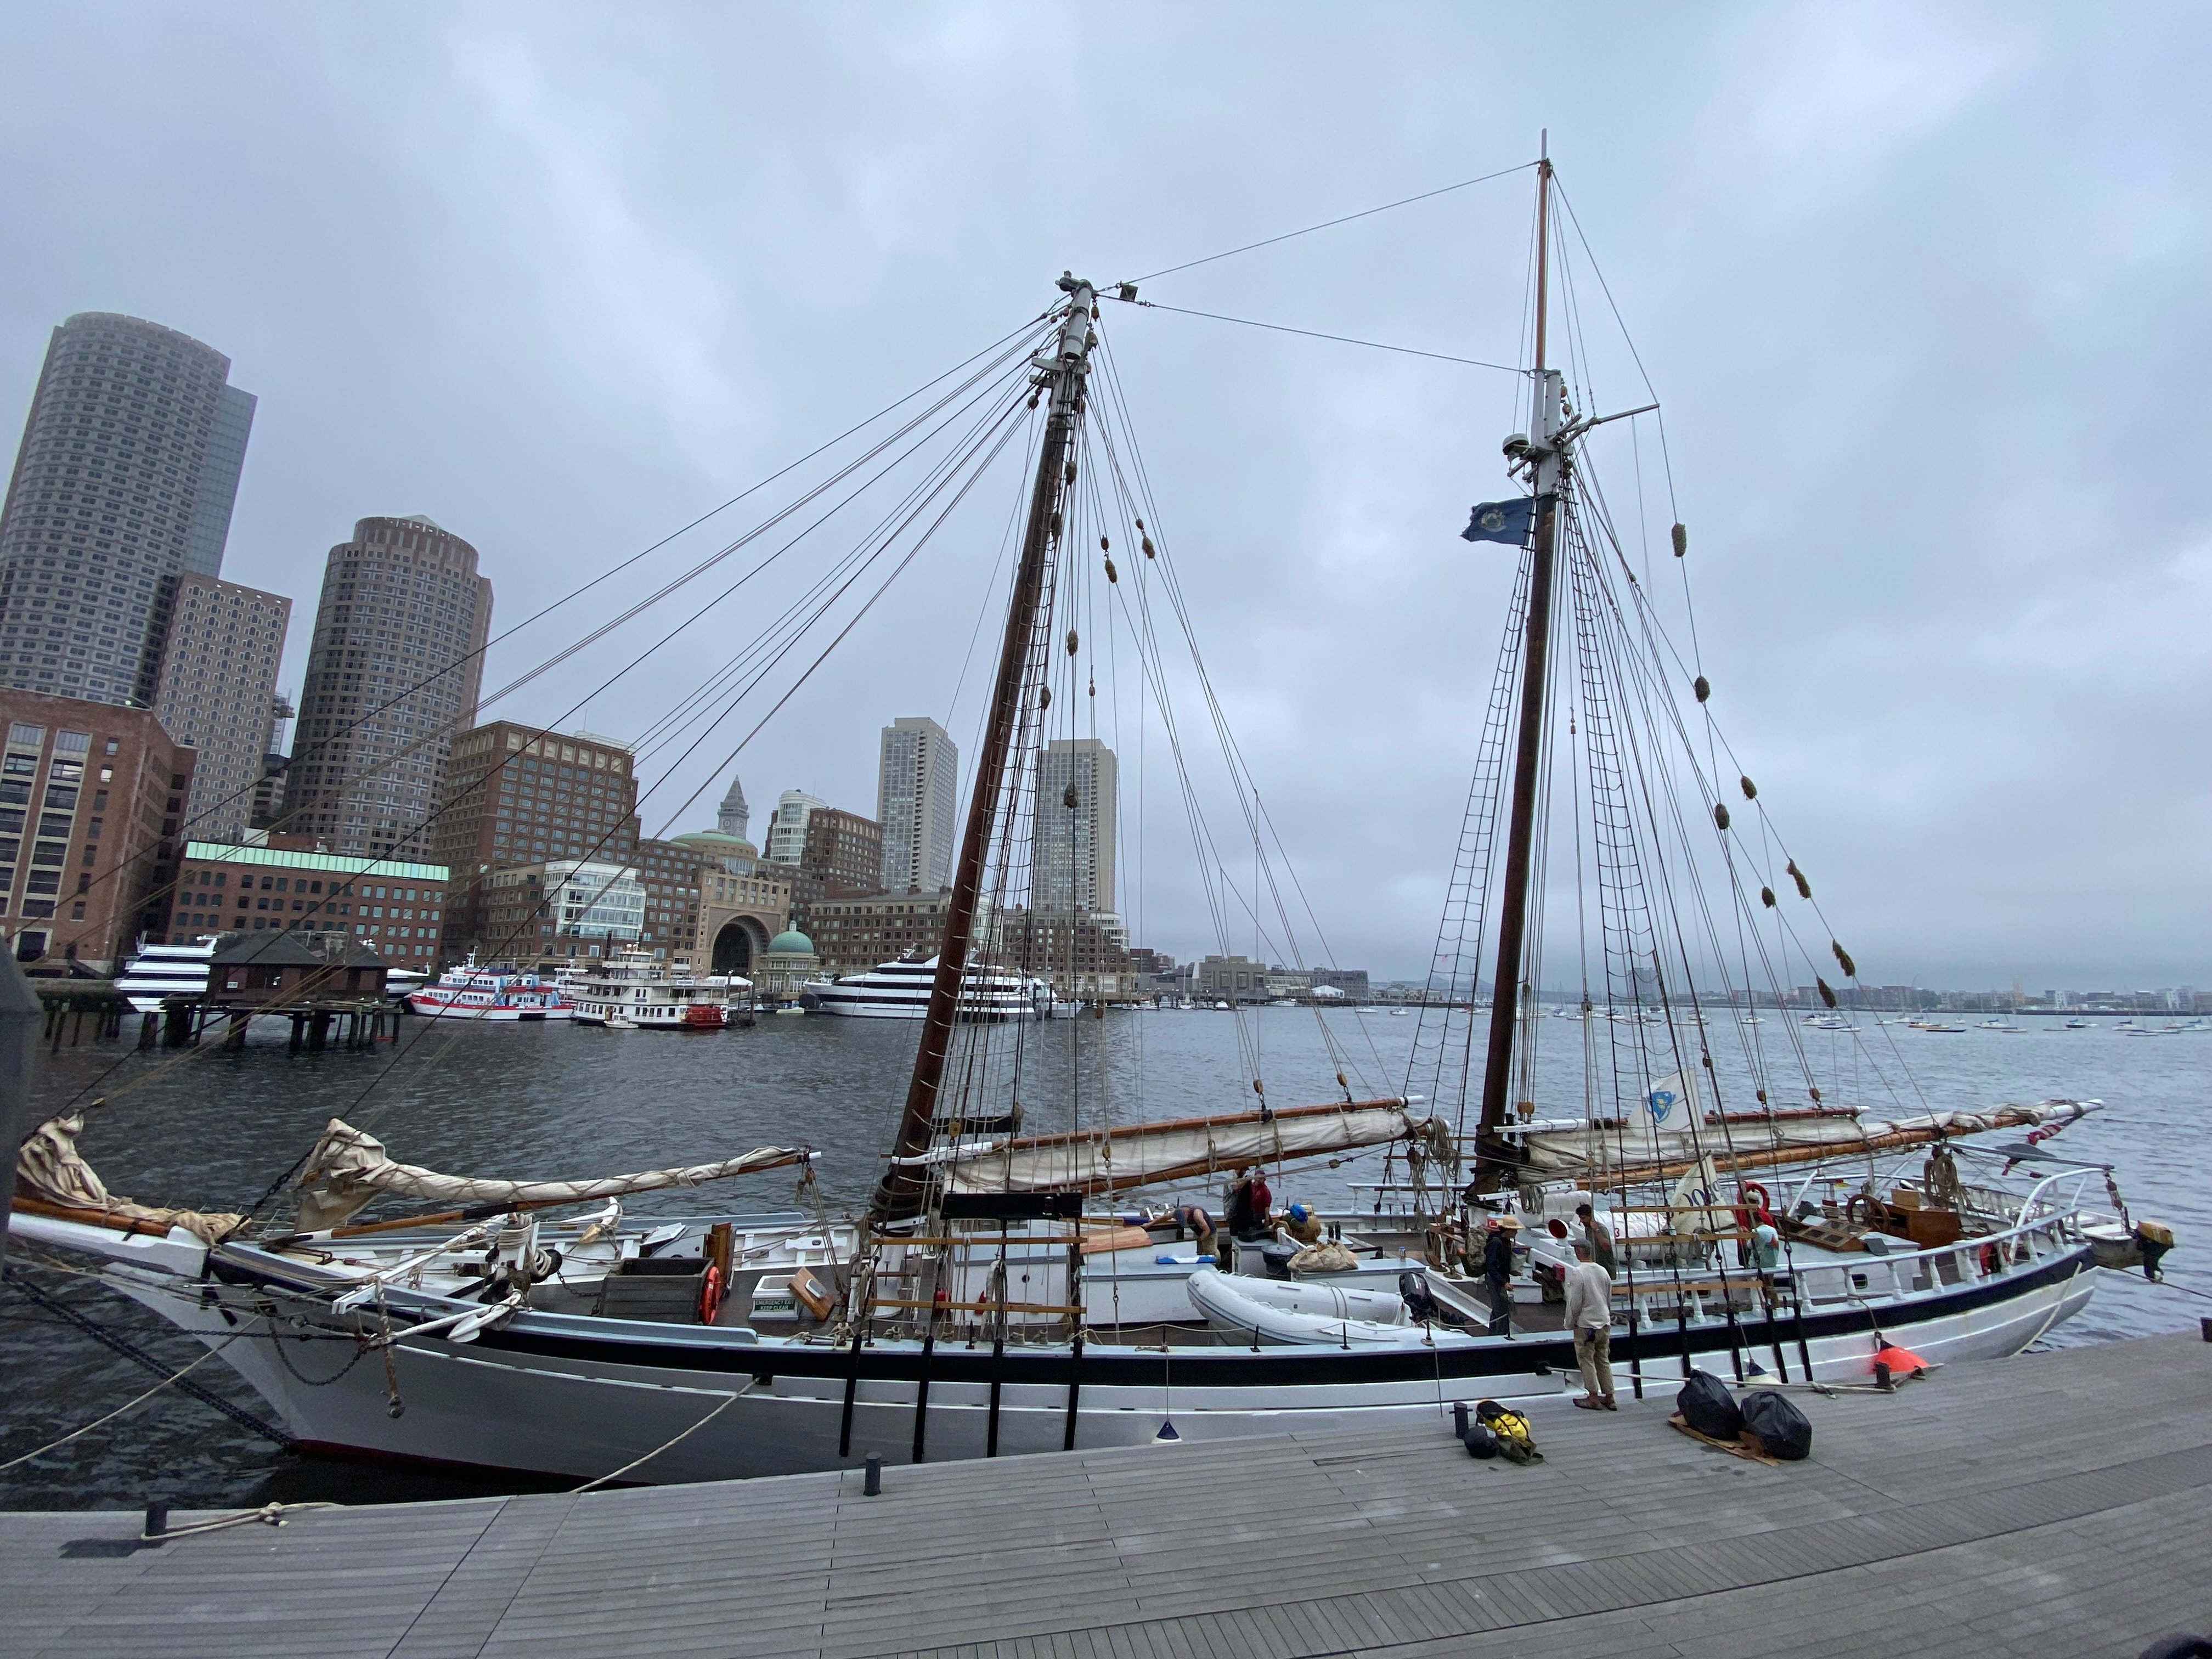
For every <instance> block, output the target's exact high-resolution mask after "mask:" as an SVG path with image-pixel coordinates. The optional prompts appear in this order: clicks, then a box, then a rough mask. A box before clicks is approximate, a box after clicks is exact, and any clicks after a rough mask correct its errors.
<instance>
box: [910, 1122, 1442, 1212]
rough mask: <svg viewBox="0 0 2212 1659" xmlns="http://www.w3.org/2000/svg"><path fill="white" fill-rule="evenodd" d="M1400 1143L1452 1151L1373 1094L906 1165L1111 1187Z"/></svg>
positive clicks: (994, 1184) (995, 1183)
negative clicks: (1366, 1098)
mask: <svg viewBox="0 0 2212 1659" xmlns="http://www.w3.org/2000/svg"><path fill="white" fill-rule="evenodd" d="M1394 1140H1403V1141H1407V1142H1408V1143H1410V1144H1411V1148H1412V1150H1413V1151H1414V1152H1417V1153H1419V1155H1421V1156H1431V1155H1434V1156H1439V1157H1441V1156H1448V1155H1449V1142H1448V1141H1447V1140H1445V1139H1444V1138H1443V1126H1442V1122H1441V1120H1439V1119H1436V1118H1425V1117H1416V1116H1414V1115H1413V1114H1412V1113H1411V1112H1409V1111H1407V1109H1406V1104H1405V1103H1404V1102H1403V1101H1398V1100H1369V1101H1360V1102H1357V1103H1353V1102H1346V1103H1344V1104H1343V1105H1340V1106H1331V1105H1322V1106H1292V1107H1290V1108H1287V1109H1285V1110H1282V1111H1279V1112H1272V1113H1268V1114H1266V1115H1262V1114H1261V1113H1259V1112H1240V1113H1237V1114H1235V1115H1229V1116H1223V1117H1197V1118H1178V1119H1174V1120H1170V1121H1162V1122H1156V1123H1132V1124H1127V1125H1124V1126H1122V1127H1118V1128H1112V1129H1101V1130H1097V1131H1085V1132H1082V1133H1071V1134H1054V1135H1032V1136H1020V1137H1012V1138H1008V1139H996V1140H992V1141H988V1142H977V1141H966V1142H956V1143H953V1144H951V1145H949V1146H938V1147H935V1148H933V1149H932V1150H931V1151H929V1152H924V1153H921V1154H920V1155H918V1156H916V1157H915V1158H905V1159H902V1160H900V1162H902V1163H903V1164H908V1165H910V1166H915V1167H918V1168H925V1169H929V1170H933V1172H934V1173H935V1174H936V1175H937V1176H939V1178H940V1179H941V1180H942V1181H943V1182H944V1185H945V1190H946V1191H948V1192H955V1193H995V1192H1016V1193H1023V1192H1069V1191H1080V1192H1085V1193H1114V1192H1124V1191H1127V1190H1128V1189H1129V1188H1133V1187H1144V1186H1149V1185H1151V1184H1152V1183H1154V1182H1164V1181H1181V1180H1186V1179H1188V1178H1189V1177H1191V1176H1204V1175H1211V1174H1213V1173H1215V1172H1217V1171H1219V1170H1234V1169H1236V1168H1237V1166H1238V1165H1239V1164H1256V1163H1264V1164H1273V1163H1277V1162H1279V1161H1281V1160H1284V1159H1287V1158H1307V1157H1312V1156H1315V1155H1317V1154H1321V1153H1326V1152H1350V1151H1353V1150H1355V1149H1357V1148H1359V1147H1362V1146H1383V1145H1385V1144H1387V1143H1389V1142H1390V1141H1394Z"/></svg>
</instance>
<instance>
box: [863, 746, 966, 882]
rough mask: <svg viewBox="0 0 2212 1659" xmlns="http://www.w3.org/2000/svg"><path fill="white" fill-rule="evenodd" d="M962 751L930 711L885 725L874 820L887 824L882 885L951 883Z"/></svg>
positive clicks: (885, 825) (885, 827) (884, 825)
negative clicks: (930, 715) (954, 816)
mask: <svg viewBox="0 0 2212 1659" xmlns="http://www.w3.org/2000/svg"><path fill="white" fill-rule="evenodd" d="M959 799H960V751H959V750H958V749H957V748H955V747H954V746H953V743H952V739H951V738H950V737H948V736H947V735H946V734H945V728H944V727H943V726H939V724H938V723H937V722H936V721H935V720H930V719H928V718H927V717H926V716H920V715H911V716H908V715H902V716H901V717H900V718H899V719H897V720H893V721H892V722H891V723H890V725H889V726H885V727H884V735H883V747H882V750H881V755H880V758H879V761H878V768H877V773H876V822H877V823H879V824H881V825H882V826H883V834H884V862H883V872H882V877H881V879H882V882H883V890H884V891H885V892H887V893H905V892H924V893H933V892H935V891H937V890H938V889H939V888H941V887H950V886H951V884H952V848H953V842H954V840H955V838H956V836H957V829H955V827H954V824H953V814H954V811H955V808H956V804H957V802H958V800H959Z"/></svg>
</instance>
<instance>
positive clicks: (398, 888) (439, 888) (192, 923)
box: [169, 836, 447, 973]
mask: <svg viewBox="0 0 2212 1659" xmlns="http://www.w3.org/2000/svg"><path fill="white" fill-rule="evenodd" d="M272 839H274V840H276V841H277V842H280V843H281V842H287V841H291V842H296V843H297V844H296V845H292V846H285V845H277V846H270V847H239V846H234V845H233V844H231V843H230V842H219V841H195V842H188V843H186V845H185V856H184V860H183V873H182V874H181V875H180V876H179V878H178V881H177V889H176V897H175V903H174V905H173V907H172V908H171V911H170V915H169V941H170V943H171V944H173V945H184V944H186V943H188V942H190V941H191V939H195V938H197V936H199V935H200V934H202V933H267V932H271V931H275V932H282V933H327V934H343V936H345V937H346V938H347V939H350V940H351V941H353V942H354V943H355V944H356V945H361V946H362V947H363V948H365V949H367V950H368V951H372V952H374V954H375V955H377V956H379V957H384V958H386V960H387V961H388V962H389V963H390V964H391V965H392V967H394V968H410V969H416V970H417V971H419V972H425V973H427V972H428V971H429V969H431V968H432V967H434V966H435V964H436V963H437V960H438V938H439V934H440V932H441V928H442V926H443V923H444V919H445V908H446V885H447V872H446V868H445V866H443V865H438V864H411V863H405V862H402V861H400V860H394V859H363V858H349V857H347V856H345V855H344V854H338V853H319V852H315V851H313V850H312V849H313V843H312V842H308V841H307V838H306V837H304V836H301V837H291V836H276V837H273V838H272Z"/></svg>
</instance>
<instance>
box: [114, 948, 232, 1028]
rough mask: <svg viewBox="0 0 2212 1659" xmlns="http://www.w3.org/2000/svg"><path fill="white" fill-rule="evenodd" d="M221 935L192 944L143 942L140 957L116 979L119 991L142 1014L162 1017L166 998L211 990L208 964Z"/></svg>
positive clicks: (192, 994) (139, 952)
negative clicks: (163, 1001)
mask: <svg viewBox="0 0 2212 1659" xmlns="http://www.w3.org/2000/svg"><path fill="white" fill-rule="evenodd" d="M222 939H223V936H222V934H221V933H202V934H201V935H200V936H199V937H198V938H197V939H195V940H194V941H193V942H192V943H191V944H190V945H158V944H153V943H142V944H141V945H139V947H138V954H137V956H135V957H131V961H130V963H129V965H128V966H126V967H125V969H124V970H123V971H122V973H120V974H119V975H117V976H116V981H115V988H116V989H117V990H118V991H120V992H121V993H122V994H124V995H125V996H126V997H128V998H130V999H131V1006H132V1007H133V1008H136V1009H137V1011H138V1012H140V1013H142V1014H158V1013H160V1012H161V1000H162V999H163V998H165V997H173V996H191V997H196V996H199V995H201V994H203V993H204V992H205V991H206V990H207V982H208V964H209V963H210V962H212V961H213V960H214V959H215V948H216V945H220V944H222Z"/></svg>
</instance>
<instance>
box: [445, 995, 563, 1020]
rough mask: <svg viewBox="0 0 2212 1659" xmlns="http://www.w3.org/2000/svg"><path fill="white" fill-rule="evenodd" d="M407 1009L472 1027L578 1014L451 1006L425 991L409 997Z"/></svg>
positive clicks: (558, 1011)
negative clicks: (481, 1023)
mask: <svg viewBox="0 0 2212 1659" xmlns="http://www.w3.org/2000/svg"><path fill="white" fill-rule="evenodd" d="M407 1006H408V1009H409V1011H410V1012H413V1013H417V1014H422V1015H423V1016H425V1017H426V1018H430V1019H444V1020H455V1019H465V1020H468V1021H470V1022H471V1023H474V1022H476V1021H478V1020H492V1021H497V1020H553V1019H568V1018H571V1017H572V1016H573V1015H574V1013H575V1012H576V1011H575V1010H574V1009H573V1008H569V1007H566V1006H563V1007H558V1008H516V1007H505V1008H502V1007H498V1006H471V1005H469V1004H466V1003H461V1002H448V1001H446V1000H443V999H441V998H439V997H436V996H434V995H432V994H429V993H428V992H425V991H417V992H416V993H415V994H413V995H411V996H410V997H409V998H408V999H407Z"/></svg>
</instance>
